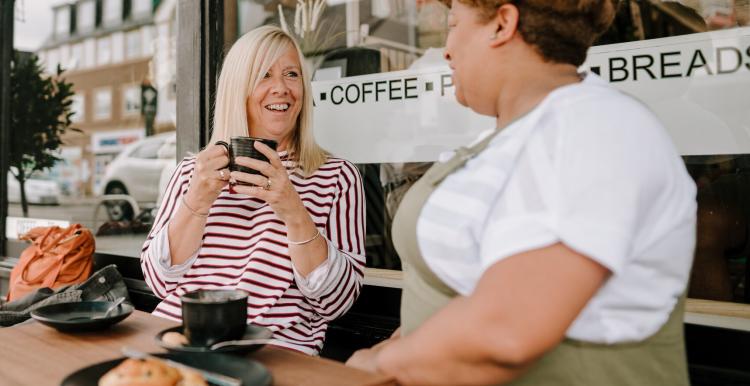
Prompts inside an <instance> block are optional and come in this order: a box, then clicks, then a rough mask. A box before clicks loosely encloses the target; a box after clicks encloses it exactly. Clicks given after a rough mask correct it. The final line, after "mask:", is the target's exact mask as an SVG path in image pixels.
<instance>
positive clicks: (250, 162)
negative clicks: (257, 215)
mask: <svg viewBox="0 0 750 386" xmlns="http://www.w3.org/2000/svg"><path fill="white" fill-rule="evenodd" d="M254 146H255V149H256V150H258V151H259V152H261V153H262V154H263V155H265V156H266V157H267V158H268V160H269V161H270V162H264V161H261V160H257V159H253V158H249V157H236V158H235V159H234V162H235V163H236V164H237V165H239V166H245V167H248V168H250V169H254V170H257V171H259V172H260V173H261V174H249V173H243V172H239V171H233V172H232V173H231V176H232V180H233V181H237V182H244V183H247V184H250V185H241V184H237V185H235V186H234V190H235V191H236V192H237V193H242V194H245V195H248V196H250V197H254V198H258V199H260V200H263V201H265V202H266V203H268V205H270V206H271V208H272V209H273V211H274V212H275V213H276V215H277V216H279V219H281V221H284V223H286V224H287V225H289V222H290V221H292V222H293V221H295V220H302V219H304V218H305V217H304V216H307V218H309V217H310V215H309V213H308V212H307V210H306V209H305V206H304V205H303V204H302V200H301V199H300V197H299V195H298V194H297V190H295V189H294V185H292V182H291V181H289V174H288V173H287V171H286V167H285V166H284V165H283V164H282V162H281V159H279V155H278V154H277V153H276V151H275V150H273V149H271V148H270V147H268V146H267V145H265V144H264V143H262V142H260V141H255V143H254Z"/></svg>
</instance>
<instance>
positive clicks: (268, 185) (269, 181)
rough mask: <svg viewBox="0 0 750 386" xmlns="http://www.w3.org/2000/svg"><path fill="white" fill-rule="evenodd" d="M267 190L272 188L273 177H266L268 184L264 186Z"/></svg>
mask: <svg viewBox="0 0 750 386" xmlns="http://www.w3.org/2000/svg"><path fill="white" fill-rule="evenodd" d="M263 189H265V190H271V179H270V178H268V179H266V186H264V187H263Z"/></svg>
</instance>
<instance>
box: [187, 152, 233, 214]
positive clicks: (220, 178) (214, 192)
mask: <svg viewBox="0 0 750 386" xmlns="http://www.w3.org/2000/svg"><path fill="white" fill-rule="evenodd" d="M228 166H229V154H227V150H226V148H225V147H224V146H221V145H210V146H208V147H206V148H205V149H203V151H201V152H200V153H198V155H197V156H196V158H195V171H194V172H193V177H192V178H191V180H190V188H189V189H188V192H187V194H186V196H185V199H186V200H188V201H189V204H190V207H191V208H193V209H194V210H196V211H198V212H201V213H208V210H209V209H210V208H211V205H213V203H214V201H215V200H216V198H217V197H219V194H221V190H222V189H224V187H225V186H226V185H227V183H229V176H230V172H229V169H228V168H227V167H228Z"/></svg>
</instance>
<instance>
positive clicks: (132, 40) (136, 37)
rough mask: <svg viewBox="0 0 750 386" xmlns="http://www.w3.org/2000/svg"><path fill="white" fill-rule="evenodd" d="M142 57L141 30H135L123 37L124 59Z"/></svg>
mask: <svg viewBox="0 0 750 386" xmlns="http://www.w3.org/2000/svg"><path fill="white" fill-rule="evenodd" d="M141 56H143V35H142V34H141V30H139V29H136V30H132V31H129V32H127V33H126V35H125V59H134V58H140V57H141Z"/></svg>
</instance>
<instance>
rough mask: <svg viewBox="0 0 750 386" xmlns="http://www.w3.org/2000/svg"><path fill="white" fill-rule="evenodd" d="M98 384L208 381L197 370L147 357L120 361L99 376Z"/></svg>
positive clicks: (196, 384) (199, 385)
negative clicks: (172, 365)
mask: <svg viewBox="0 0 750 386" xmlns="http://www.w3.org/2000/svg"><path fill="white" fill-rule="evenodd" d="M99 386H208V383H206V380H205V379H204V378H203V376H202V375H201V374H200V373H199V372H197V371H193V370H187V369H182V368H174V367H171V366H169V365H168V364H166V363H165V362H163V361H160V360H157V359H149V358H147V359H126V360H124V361H122V363H120V364H119V365H118V366H117V367H115V368H113V369H112V370H110V371H108V372H107V373H106V374H104V376H102V377H101V378H99Z"/></svg>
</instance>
